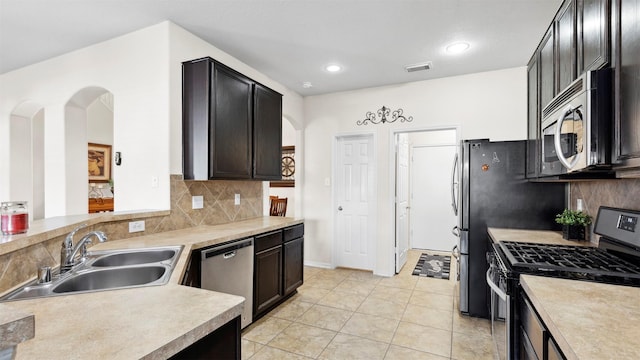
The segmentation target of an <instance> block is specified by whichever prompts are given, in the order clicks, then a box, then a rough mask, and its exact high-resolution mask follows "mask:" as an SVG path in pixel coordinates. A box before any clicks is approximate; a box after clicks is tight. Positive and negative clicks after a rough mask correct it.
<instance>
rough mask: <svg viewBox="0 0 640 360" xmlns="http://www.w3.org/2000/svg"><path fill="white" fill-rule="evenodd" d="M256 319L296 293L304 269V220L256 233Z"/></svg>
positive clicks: (254, 288)
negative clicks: (296, 223) (281, 227)
mask: <svg viewBox="0 0 640 360" xmlns="http://www.w3.org/2000/svg"><path fill="white" fill-rule="evenodd" d="M254 251H255V257H254V263H253V269H254V274H253V279H254V283H253V320H254V321H255V320H257V319H259V318H260V317H262V316H263V315H264V314H266V313H267V312H268V311H270V310H271V309H273V308H274V307H276V306H277V305H278V304H280V303H281V302H283V301H284V300H285V299H287V298H288V297H290V296H291V295H292V294H293V293H295V291H296V289H297V288H298V287H299V286H300V285H302V282H303V271H304V224H299V225H294V226H290V227H286V228H284V229H280V230H276V231H272V232H268V233H264V234H260V235H256V237H255V238H254Z"/></svg>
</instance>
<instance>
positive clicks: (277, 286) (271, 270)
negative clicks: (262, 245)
mask: <svg viewBox="0 0 640 360" xmlns="http://www.w3.org/2000/svg"><path fill="white" fill-rule="evenodd" d="M254 259H255V260H254V264H253V267H254V287H253V291H254V293H253V298H254V302H253V303H254V305H253V317H254V318H256V317H258V316H261V315H262V314H263V313H265V312H266V311H267V310H269V309H270V308H271V307H272V306H273V305H275V304H276V303H277V302H278V301H279V300H280V299H282V298H283V297H284V294H283V292H282V245H278V246H275V247H272V248H269V249H267V250H263V251H261V252H258V253H256V255H255V258H254Z"/></svg>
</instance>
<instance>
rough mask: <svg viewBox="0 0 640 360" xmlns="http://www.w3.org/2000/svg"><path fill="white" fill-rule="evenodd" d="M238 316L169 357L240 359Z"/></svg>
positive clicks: (193, 359) (180, 359) (179, 358)
mask: <svg viewBox="0 0 640 360" xmlns="http://www.w3.org/2000/svg"><path fill="white" fill-rule="evenodd" d="M241 358H242V357H241V346H240V316H238V317H236V318H235V319H233V320H231V321H229V322H228V323H226V324H224V325H222V326H221V327H219V328H218V329H216V330H215V331H214V332H212V333H210V334H209V335H207V336H205V337H203V338H202V339H200V340H198V341H196V342H195V343H193V344H192V345H191V346H189V347H188V348H186V349H184V350H182V351H181V352H179V353H177V354H175V355H174V356H172V357H170V359H172V360H182V359H185V360H186V359H189V360H195V359H224V360H226V359H234V360H235V359H238V360H239V359H241Z"/></svg>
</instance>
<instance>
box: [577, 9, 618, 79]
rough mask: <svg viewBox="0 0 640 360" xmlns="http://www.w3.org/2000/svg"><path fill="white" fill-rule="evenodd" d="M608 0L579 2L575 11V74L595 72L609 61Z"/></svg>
mask: <svg viewBox="0 0 640 360" xmlns="http://www.w3.org/2000/svg"><path fill="white" fill-rule="evenodd" d="M610 19H611V13H610V3H609V0H580V1H578V9H577V24H576V29H577V35H578V38H577V40H578V44H577V45H578V48H577V54H578V58H577V60H578V62H577V73H578V74H582V73H584V72H586V71H589V70H597V69H600V68H603V67H604V66H606V65H608V64H609V62H610V61H609V60H610V48H611V46H610V43H611V35H610V30H609V29H610V23H611V21H610Z"/></svg>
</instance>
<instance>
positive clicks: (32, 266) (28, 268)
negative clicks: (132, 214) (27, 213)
mask: <svg viewBox="0 0 640 360" xmlns="http://www.w3.org/2000/svg"><path fill="white" fill-rule="evenodd" d="M235 194H240V205H235V202H234V199H235ZM196 195H200V196H202V197H203V198H204V207H203V208H202V209H197V210H193V209H192V208H191V207H192V203H191V197H192V196H196ZM262 215H263V214H262V182H260V181H238V180H233V181H231V180H229V181H227V180H213V181H188V180H183V179H182V175H171V213H170V215H167V216H158V217H151V218H144V219H140V220H144V221H145V231H143V232H136V233H129V221H134V219H129V220H126V221H113V222H109V223H102V224H98V225H95V226H90V227H88V228H86V229H83V230H82V231H80V232H79V233H78V235H77V236H78V237H79V236H82V234H84V233H86V232H89V231H92V230H102V231H104V232H105V233H106V234H107V235H108V236H109V238H110V239H126V238H130V237H134V236H141V235H149V234H154V233H158V232H165V231H171V230H179V229H185V228H189V227H193V226H198V225H217V224H225V223H230V222H235V221H241V220H246V219H251V218H255V217H260V216H262ZM64 238H65V236H64V235H63V236H59V237H56V238H53V239H51V240H48V241H45V242H43V243H40V244H36V245H33V246H30V247H27V248H24V249H20V250H18V251H14V252H12V253H8V254H4V255H1V256H0V293H2V292H4V291H7V290H8V289H11V288H12V287H14V286H16V285H18V284H20V283H23V282H25V281H28V280H29V279H30V278H32V277H33V276H34V275H35V273H36V269H37V268H38V267H39V266H43V265H49V266H57V264H58V263H59V261H60V246H61V244H62V241H63V240H64Z"/></svg>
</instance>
